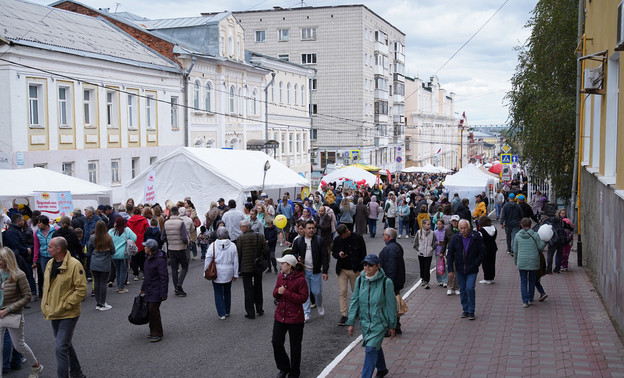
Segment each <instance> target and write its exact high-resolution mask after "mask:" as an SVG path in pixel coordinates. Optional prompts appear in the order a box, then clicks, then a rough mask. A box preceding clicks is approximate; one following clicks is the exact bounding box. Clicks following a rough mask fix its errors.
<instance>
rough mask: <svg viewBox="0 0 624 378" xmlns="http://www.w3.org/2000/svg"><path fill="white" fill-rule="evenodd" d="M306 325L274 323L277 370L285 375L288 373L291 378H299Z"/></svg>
mask: <svg viewBox="0 0 624 378" xmlns="http://www.w3.org/2000/svg"><path fill="white" fill-rule="evenodd" d="M303 327H304V323H295V324H286V323H282V322H278V321H277V320H274V321H273V338H272V339H271V343H272V344H273V357H274V358H275V364H276V365H277V368H278V369H279V370H280V371H281V372H284V373H288V376H289V377H298V376H299V374H300V369H299V367H300V365H301V340H302V339H303ZM286 332H288V337H289V341H290V359H289V358H288V354H286V348H284V342H285V341H286Z"/></svg>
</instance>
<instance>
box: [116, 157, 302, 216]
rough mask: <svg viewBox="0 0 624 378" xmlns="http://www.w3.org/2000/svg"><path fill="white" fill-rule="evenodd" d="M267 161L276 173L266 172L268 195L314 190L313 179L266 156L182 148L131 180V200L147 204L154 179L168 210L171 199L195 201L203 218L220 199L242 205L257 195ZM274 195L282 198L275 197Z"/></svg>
mask: <svg viewBox="0 0 624 378" xmlns="http://www.w3.org/2000/svg"><path fill="white" fill-rule="evenodd" d="M267 161H268V162H269V164H270V165H271V168H270V169H269V170H268V171H267V172H266V179H265V182H264V189H265V191H267V192H269V193H270V192H271V191H275V192H276V191H277V190H279V189H290V190H291V191H292V192H295V190H296V189H297V188H302V187H307V186H309V182H308V179H306V178H303V177H302V176H300V175H299V174H297V173H296V172H295V171H293V170H292V169H290V168H288V167H287V166H286V165H284V164H282V163H280V162H279V161H277V160H275V159H273V158H272V157H270V156H269V155H267V154H265V153H264V152H261V151H248V150H223V149H216V148H194V147H180V148H178V149H177V150H175V151H173V152H172V153H170V154H169V155H167V156H165V157H163V158H161V159H158V161H156V162H155V163H154V164H153V165H152V166H150V167H149V168H148V169H147V170H145V171H143V172H142V173H141V174H139V175H138V176H137V177H135V178H134V179H133V180H132V181H130V182H129V183H128V184H127V185H126V196H127V197H128V198H130V197H131V198H134V200H135V202H145V200H144V194H145V187H146V182H147V179H148V178H149V177H153V183H154V190H155V194H156V201H155V202H159V203H160V204H161V205H163V206H164V203H165V201H166V200H168V199H169V200H172V201H179V200H182V199H184V197H191V200H192V201H193V204H194V205H195V206H196V208H197V213H198V214H199V215H200V216H201V215H202V214H204V213H205V212H207V211H208V210H209V209H210V202H212V201H216V200H218V199H219V198H220V197H223V198H224V199H225V201H226V203H227V201H228V200H230V199H234V200H236V203H237V204H238V205H239V206H242V204H243V203H244V201H245V199H246V197H248V196H249V194H250V192H251V191H253V190H258V191H260V190H262V181H263V175H264V165H265V163H266V162H267ZM270 196H271V197H273V198H274V199H277V195H274V194H273V193H270ZM293 198H294V196H293Z"/></svg>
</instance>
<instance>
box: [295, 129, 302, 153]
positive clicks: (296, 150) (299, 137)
mask: <svg viewBox="0 0 624 378" xmlns="http://www.w3.org/2000/svg"><path fill="white" fill-rule="evenodd" d="M296 143H297V144H296V146H295V152H296V153H299V152H300V151H301V135H299V133H297V139H296Z"/></svg>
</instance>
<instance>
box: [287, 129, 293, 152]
mask: <svg viewBox="0 0 624 378" xmlns="http://www.w3.org/2000/svg"><path fill="white" fill-rule="evenodd" d="M293 147H294V143H293V135H292V133H288V153H291V154H292V153H293Z"/></svg>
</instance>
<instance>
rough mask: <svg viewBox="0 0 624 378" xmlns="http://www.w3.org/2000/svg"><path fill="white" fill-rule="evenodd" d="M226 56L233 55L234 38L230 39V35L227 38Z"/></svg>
mask: <svg viewBox="0 0 624 378" xmlns="http://www.w3.org/2000/svg"><path fill="white" fill-rule="evenodd" d="M230 33H231V32H230ZM228 55H229V56H233V55H234V37H232V36H231V35H230V36H229V37H228Z"/></svg>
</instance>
